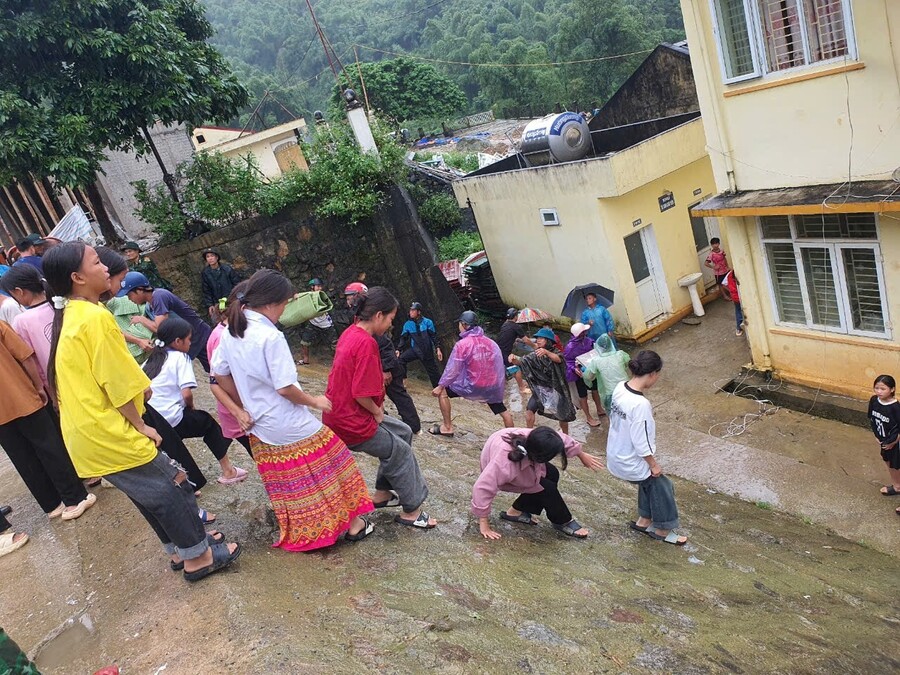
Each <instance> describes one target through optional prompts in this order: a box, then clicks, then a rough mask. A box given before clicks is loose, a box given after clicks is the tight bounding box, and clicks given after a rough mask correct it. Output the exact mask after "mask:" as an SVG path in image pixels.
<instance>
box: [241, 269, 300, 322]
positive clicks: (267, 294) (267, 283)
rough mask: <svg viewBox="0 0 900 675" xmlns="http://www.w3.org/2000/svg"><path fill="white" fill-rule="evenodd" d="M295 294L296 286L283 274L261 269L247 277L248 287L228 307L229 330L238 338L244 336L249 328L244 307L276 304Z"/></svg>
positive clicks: (251, 307)
mask: <svg viewBox="0 0 900 675" xmlns="http://www.w3.org/2000/svg"><path fill="white" fill-rule="evenodd" d="M293 295H294V287H293V286H291V282H290V281H288V279H287V277H285V276H284V275H283V274H279V273H278V272H276V271H275V270H259V271H258V272H256V273H255V274H254V275H253V276H252V277H250V278H249V279H247V288H246V290H244V292H243V293H242V294H240V293H239V294H237V296H236V300H237V302H235V303H233V304H231V305H230V306H229V307H228V332H229V333H231V335H232V336H234V337H236V338H242V337H244V331H246V330H247V317H246V316H244V307H249V308H250V309H254V308H256V307H265V306H266V305H274V304H276V303H279V302H284V301H285V300H289V299H290V298H291V297H293ZM241 296H243V297H241Z"/></svg>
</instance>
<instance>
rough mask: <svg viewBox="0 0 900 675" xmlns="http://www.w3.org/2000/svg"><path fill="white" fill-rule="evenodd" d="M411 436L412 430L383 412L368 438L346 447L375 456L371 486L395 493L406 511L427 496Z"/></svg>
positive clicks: (409, 511)
mask: <svg viewBox="0 0 900 675" xmlns="http://www.w3.org/2000/svg"><path fill="white" fill-rule="evenodd" d="M412 437H413V433H412V429H410V428H409V427H408V426H406V425H405V424H404V423H403V422H401V421H400V420H398V419H397V418H396V417H388V416H387V415H385V416H384V421H382V423H381V424H380V425H379V426H378V431H376V432H375V435H374V436H372V438H370V439H369V440H367V441H363V442H362V443H359V444H357V445H353V446H351V447H350V449H351V450H353V451H354V452H364V453H366V454H367V455H372V457H377V458H378V460H379V462H380V463H379V465H378V477H377V478H376V479H375V489H376V490H393V491H394V492H396V493H397V496H398V497H399V498H400V506H401V507H402V508H403V510H404V511H405V512H406V513H411V512H412V511H415V510H416V509H417V508H419V507H420V506H421V505H422V502H424V501H425V499H426V498H427V497H428V486H427V485H425V479H424V478H423V477H422V472H421V470H420V469H419V463H418V462H417V461H416V456H415V455H414V454H413V451H412Z"/></svg>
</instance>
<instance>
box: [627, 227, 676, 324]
mask: <svg viewBox="0 0 900 675" xmlns="http://www.w3.org/2000/svg"><path fill="white" fill-rule="evenodd" d="M625 251H626V252H627V253H628V262H629V264H630V265H631V275H632V277H633V278H634V285H635V287H636V288H637V292H638V298H639V299H640V301H641V309H642V310H643V313H644V321H647V322H649V321H652V320H653V319H655V318H656V317H658V316H660V315H661V314H663V313H664V312H665V295H666V294H665V290H664V289H665V281H664V277H663V272H662V264H661V263H660V261H659V251H658V249H657V247H656V236H655V235H654V234H653V226H652V225H648V226H647V227H644V228H641V229H640V230H638V231H637V232H635V233H634V234H629V235H628V236H627V237H625Z"/></svg>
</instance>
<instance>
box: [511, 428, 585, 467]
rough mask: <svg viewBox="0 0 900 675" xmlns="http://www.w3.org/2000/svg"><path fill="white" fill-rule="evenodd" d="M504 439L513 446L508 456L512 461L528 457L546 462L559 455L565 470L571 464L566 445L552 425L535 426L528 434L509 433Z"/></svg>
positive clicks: (535, 460)
mask: <svg viewBox="0 0 900 675" xmlns="http://www.w3.org/2000/svg"><path fill="white" fill-rule="evenodd" d="M503 440H504V441H506V442H507V443H509V444H510V445H511V446H513V449H512V450H510V451H509V454H508V455H507V457H508V458H509V461H511V462H521V461H522V460H523V459H525V458H526V457H527V458H528V459H530V460H531V461H532V462H536V463H538V464H546V463H547V462H549V461H550V460H551V459H553V458H554V457H556V456H557V455H559V456H560V457H561V460H560V464H561V465H562V466H561V468H562V470H563V471H565V470H566V467H567V466H568V465H569V460H568V458H567V457H566V445H565V443H563V439H562V438H561V437H560V435H559V434H558V433H556V432H555V431H553V429H551V428H550V427H535V428H534V429H533V430H532V431H531V433H529V434H528V435H527V436H526V435H525V434H512V433H510V434H507V435H506V436H504V437H503Z"/></svg>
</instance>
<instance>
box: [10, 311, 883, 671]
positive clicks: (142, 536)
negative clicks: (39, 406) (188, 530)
mask: <svg viewBox="0 0 900 675" xmlns="http://www.w3.org/2000/svg"><path fill="white" fill-rule="evenodd" d="M728 309H729V308H728V307H727V306H726V305H724V303H715V304H713V305H712V306H711V307H710V310H711V312H710V315H709V316H708V317H707V318H706V319H705V320H704V322H703V324H702V325H701V326H698V327H690V326H680V327H679V328H678V329H677V330H673V331H669V332H668V333H667V334H665V335H664V336H663V338H662V339H661V340H660V341H659V342H657V343H654V344H653V345H651V346H652V347H653V348H655V349H657V351H659V352H660V354H662V355H663V358H664V359H666V367H665V369H664V378H663V380H662V381H661V383H660V385H659V387H658V389H656V390H654V391H653V392H652V393H651V399H652V400H653V402H654V404H655V405H656V408H657V413H656V414H657V417H658V420H659V438H660V461H661V462H662V464H663V466H664V467H665V468H667V469H671V471H672V473H673V474H674V475H676V478H675V481H676V485H677V491H678V492H677V496H678V501H679V505H680V508H681V512H682V523H683V527H682V528H681V531H682V532H683V533H685V534H687V535H689V536H690V539H691V542H690V543H689V544H688V546H686V547H684V548H681V549H679V548H676V547H673V546H668V545H663V544H660V543H658V542H653V541H651V540H650V539H649V538H647V537H645V536H642V535H640V534H638V533H634V532H631V531H629V530H628V528H627V527H626V525H625V523H626V522H627V521H628V520H629V519H631V518H633V517H634V506H635V490H634V488H633V487H632V486H630V485H628V484H625V483H622V482H620V481H617V480H615V479H613V478H612V477H610V476H609V475H608V474H605V473H598V474H594V473H591V472H589V471H587V470H586V469H584V468H583V467H581V466H580V464H579V463H577V462H576V463H575V464H573V465H572V466H571V467H570V470H569V471H567V472H566V473H565V474H564V477H563V481H562V489H563V491H564V494H565V495H566V496H567V498H568V500H569V504H570V507H571V508H572V511H573V512H574V514H575V516H576V517H577V518H578V519H579V520H580V521H581V522H582V523H583V524H584V525H585V526H587V527H589V528H591V530H592V536H591V537H590V538H589V539H588V540H586V541H583V542H580V541H573V540H571V539H568V538H565V537H562V536H561V535H558V534H557V533H555V532H554V531H553V530H552V529H550V527H549V526H548V525H547V523H546V521H543V520H542V523H541V524H540V525H539V526H536V527H533V528H530V527H527V526H517V525H512V524H509V523H502V522H501V521H499V520H498V519H496V517H495V527H496V529H497V530H498V531H499V532H501V533H502V534H503V539H501V540H500V541H498V542H487V541H484V540H483V539H482V538H481V537H480V536H479V534H478V529H477V526H476V525H475V523H474V521H473V519H472V518H471V517H470V516H469V513H468V508H469V499H470V490H471V485H472V483H473V482H474V480H475V478H476V476H477V470H478V454H479V451H480V447H481V443H482V442H483V439H484V438H485V437H486V436H487V435H488V434H489V433H490V432H492V431H493V430H495V428H496V423H497V420H496V418H494V417H493V416H491V415H490V413H489V411H488V410H487V408H486V407H485V406H477V405H472V404H468V403H465V402H454V415H455V416H456V424H457V425H458V433H457V437H456V438H455V439H452V440H450V439H435V438H431V437H429V436H427V435H423V436H420V437H417V438H416V440H415V448H416V451H417V454H418V456H419V460H420V463H421V464H422V466H423V470H424V473H425V476H426V479H427V480H428V482H429V485H430V488H431V497H430V499H429V501H428V504H427V508H428V510H429V511H430V512H431V513H432V515H434V516H436V517H437V518H438V519H439V520H440V521H441V523H440V525H439V527H438V528H437V529H435V530H433V531H430V532H416V531H410V530H409V529H408V528H401V527H399V526H397V525H394V524H393V523H392V522H391V518H392V517H393V514H392V513H386V512H383V511H380V512H378V513H377V514H376V516H375V521H376V523H377V529H376V532H375V534H374V535H373V536H372V537H370V538H369V539H367V540H366V541H364V542H361V543H358V544H347V543H341V544H339V545H337V546H335V547H333V548H332V549H330V550H327V551H323V552H319V553H312V554H296V553H285V552H282V551H280V550H273V549H272V548H271V547H270V543H271V541H272V534H273V525H272V523H271V520H270V518H269V515H268V512H267V509H266V505H267V500H266V497H265V493H264V491H263V489H262V486H261V485H260V481H259V478H258V475H256V474H255V471H252V472H251V477H250V479H248V480H247V481H246V482H245V483H243V484H241V485H239V486H236V487H225V486H220V485H217V484H215V482H214V478H215V477H216V476H217V475H218V474H217V472H216V468H215V466H217V465H216V464H215V460H214V459H213V458H212V455H211V454H210V453H209V452H208V451H207V450H206V449H205V448H204V447H202V445H199V444H197V443H193V442H191V443H190V446H191V449H192V451H194V452H195V456H196V457H197V458H198V460H199V462H200V464H201V466H202V467H203V468H204V470H205V471H206V473H207V475H208V477H210V479H211V483H210V485H208V486H207V487H206V488H205V489H204V491H203V493H204V494H203V497H202V499H201V504H202V505H203V506H205V507H206V508H208V509H210V510H212V511H215V512H216V513H218V515H219V522H218V523H217V524H216V527H218V528H220V529H222V530H223V531H225V532H226V533H228V534H229V536H230V537H234V538H237V539H238V540H239V541H241V542H242V544H243V545H244V553H243V555H242V556H241V558H240V560H239V561H238V562H237V563H236V564H235V565H234V566H233V568H232V569H231V570H229V571H226V572H223V573H220V574H217V575H214V576H212V577H210V578H209V579H207V580H205V581H203V582H201V583H199V584H196V585H188V584H187V583H186V582H184V581H183V580H182V579H181V578H180V575H179V574H175V573H172V572H171V571H170V570H169V569H168V565H167V561H166V558H165V556H164V555H163V554H162V551H161V550H160V548H159V546H158V543H157V542H156V541H155V539H154V537H153V535H152V533H151V531H150V529H149V528H148V527H147V526H146V524H145V523H144V522H143V521H142V519H141V518H140V516H139V515H138V513H137V512H136V511H135V509H134V508H133V507H132V506H131V505H130V503H129V502H128V500H127V499H126V498H125V497H124V496H123V495H122V494H121V493H119V492H117V491H116V490H114V489H100V490H98V497H99V499H98V503H97V505H96V506H95V507H94V508H93V509H92V510H90V511H89V512H87V514H86V515H85V516H84V517H82V518H81V519H79V520H77V521H74V522H70V523H61V522H59V521H54V522H53V523H52V524H49V523H48V522H47V520H46V517H45V516H44V515H43V514H42V513H41V511H40V509H39V508H38V507H37V505H36V504H35V503H34V501H33V500H32V499H31V497H30V495H29V494H28V493H27V491H26V490H25V488H24V486H23V484H22V483H21V480H20V479H19V478H18V476H17V475H16V474H15V472H14V471H13V470H12V468H11V466H10V465H9V462H8V461H7V460H6V459H5V457H4V458H3V459H2V460H0V478H2V485H3V486H4V487H3V490H2V493H0V494H2V500H3V501H4V502H8V503H10V504H11V505H12V506H13V507H14V509H15V512H14V514H13V516H12V522H13V524H14V527H15V528H16V529H18V530H27V531H28V532H30V533H31V535H32V541H31V542H30V543H29V544H28V545H27V546H26V547H25V548H23V549H22V550H21V551H19V552H17V553H14V554H11V555H9V556H6V557H4V558H2V559H0V579H2V583H3V587H4V593H3V594H2V596H0V616H2V625H3V627H4V628H5V629H6V630H7V631H8V632H9V633H10V634H11V635H12V636H13V637H14V638H15V639H16V640H17V641H18V642H19V644H20V645H22V646H23V648H24V649H26V650H27V651H28V652H29V653H31V654H36V655H37V661H38V664H39V665H40V666H41V669H42V672H45V673H50V674H66V675H69V674H77V673H91V672H93V670H94V669H97V668H100V667H101V666H103V665H106V664H108V663H111V662H116V663H118V664H119V666H120V668H121V671H122V672H123V673H125V674H131V673H147V674H155V675H160V674H163V673H164V674H165V675H173V674H181V673H358V672H379V673H416V672H425V671H434V672H441V673H473V672H479V673H480V672H487V673H516V672H521V673H607V672H609V673H645V672H660V673H662V672H666V673H670V672H675V673H761V672H766V673H771V672H775V673H838V672H839V673H867V674H868V673H895V672H897V671H898V669H900V648H898V647H897V642H896V636H897V633H898V628H900V599H898V596H897V594H896V591H895V587H896V581H897V579H898V578H900V576H898V575H900V561H898V559H897V557H894V556H892V555H890V554H891V553H893V554H895V555H896V553H897V552H898V551H900V545H898V544H900V532H898V526H900V518H897V517H896V516H894V515H893V508H895V507H896V506H900V498H898V500H896V501H891V500H889V499H884V498H881V497H878V495H877V494H875V493H876V492H877V486H878V484H879V481H881V480H882V479H883V478H884V476H882V475H881V474H882V473H884V470H883V467H881V466H879V465H878V463H877V462H876V460H877V454H875V451H874V450H873V448H872V443H871V439H870V438H869V435H868V432H866V431H865V430H863V429H858V428H853V427H847V426H845V425H840V424H837V423H834V422H829V421H826V420H820V419H817V418H815V417H810V416H805V415H802V414H799V413H793V412H787V411H778V412H776V413H775V414H773V415H771V416H768V417H766V418H765V419H763V420H762V421H759V422H756V423H754V424H751V425H750V426H749V427H748V428H747V431H746V432H745V433H743V434H742V435H740V436H737V437H734V438H730V439H721V438H718V437H717V436H721V435H722V433H723V431H724V427H722V426H720V427H715V428H713V430H712V432H713V434H712V435H711V434H710V433H709V429H710V427H711V426H713V425H714V424H722V423H726V422H728V421H729V420H731V419H733V418H735V417H742V416H743V415H744V414H745V413H746V412H752V411H754V410H756V409H757V406H758V404H756V403H754V402H751V401H745V400H742V399H738V398H735V397H732V396H727V395H725V394H722V393H716V388H715V384H716V383H717V382H720V381H722V382H724V381H725V380H727V379H730V378H731V377H733V376H734V375H735V374H737V373H738V371H739V368H740V366H741V365H742V364H743V363H744V362H745V361H747V360H748V353H747V351H746V346H745V344H744V343H743V341H742V340H741V339H740V338H735V336H734V334H733V330H731V328H730V317H729V313H728ZM326 376H327V370H326V368H324V367H322V366H312V367H308V368H303V369H302V372H301V378H302V382H303V384H304V386H305V387H306V388H307V389H308V390H310V391H312V392H315V393H319V392H321V391H322V390H323V389H324V384H325V377H326ZM410 389H411V391H412V393H413V396H414V398H415V399H416V402H417V404H418V406H419V408H420V410H421V411H422V413H423V415H422V416H423V420H429V421H436V420H437V418H438V413H437V406H436V405H435V403H434V399H432V398H431V397H430V396H429V395H428V391H429V387H428V386H427V383H426V382H424V381H418V380H417V381H413V380H411V382H410ZM512 398H513V400H512V401H511V403H512V405H513V406H514V407H515V406H518V408H519V410H521V402H520V401H518V400H517V397H516V396H513V397H512ZM197 401H198V405H207V406H210V407H211V398H210V397H209V395H208V392H207V391H206V390H205V388H203V387H201V392H200V393H199V394H198V396H197ZM516 417H517V420H519V421H521V420H522V415H521V412H518V413H517V415H516ZM572 432H573V435H576V436H579V437H581V438H584V439H585V440H586V443H587V446H588V448H589V450H591V451H593V452H597V453H600V454H602V452H603V443H604V441H605V425H604V427H603V428H602V429H601V430H599V431H590V432H589V431H588V429H587V427H586V426H584V425H583V424H573V430H572ZM873 455H875V456H874V457H873ZM232 457H233V459H234V460H235V462H236V463H237V464H239V465H240V466H243V467H245V468H247V469H253V465H252V463H251V461H250V460H249V458H248V457H247V455H246V454H245V452H244V450H243V449H242V448H240V447H238V446H237V445H235V446H234V448H233V450H232ZM358 461H359V464H360V466H361V468H362V470H363V472H364V473H365V475H366V477H367V478H368V479H369V480H372V479H373V478H374V470H375V463H374V461H373V460H371V458H368V457H365V456H363V457H359V458H358ZM679 476H681V477H679ZM687 479H690V480H687ZM726 493H730V494H726ZM731 494H737V495H741V496H743V497H744V499H739V498H737V497H734V496H731ZM511 499H512V497H510V496H504V495H501V496H500V497H499V498H498V500H497V501H496V502H495V507H496V508H495V513H496V512H498V511H499V509H501V508H505V507H506V506H507V505H508V504H509V502H510V501H511ZM839 533H842V534H843V535H844V536H841V534H839ZM847 537H849V538H847ZM885 552H887V553H885Z"/></svg>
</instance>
